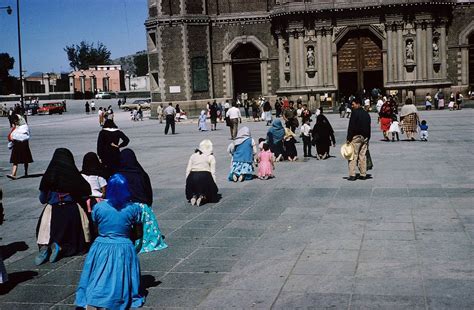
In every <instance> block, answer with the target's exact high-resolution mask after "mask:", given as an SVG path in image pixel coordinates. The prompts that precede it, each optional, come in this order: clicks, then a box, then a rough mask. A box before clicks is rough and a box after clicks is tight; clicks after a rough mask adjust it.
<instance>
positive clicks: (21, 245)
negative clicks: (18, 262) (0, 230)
mask: <svg viewBox="0 0 474 310" xmlns="http://www.w3.org/2000/svg"><path fill="white" fill-rule="evenodd" d="M28 248H29V247H28V245H27V244H26V243H25V242H24V241H17V242H13V243H10V244H8V245H2V246H0V253H1V255H2V257H3V259H4V260H5V259H7V258H9V257H12V256H13V255H15V253H16V252H21V251H26V250H28Z"/></svg>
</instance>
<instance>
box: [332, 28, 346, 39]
mask: <svg viewBox="0 0 474 310" xmlns="http://www.w3.org/2000/svg"><path fill="white" fill-rule="evenodd" d="M346 28H347V27H346V26H341V27H333V28H332V30H333V33H334V36H335V37H337V36H338V35H339V34H340V33H341V31H343V30H344V29H346Z"/></svg>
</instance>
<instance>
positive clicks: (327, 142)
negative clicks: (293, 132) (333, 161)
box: [313, 114, 336, 159]
mask: <svg viewBox="0 0 474 310" xmlns="http://www.w3.org/2000/svg"><path fill="white" fill-rule="evenodd" d="M331 144H332V146H336V138H335V137H334V130H333V129H332V126H331V124H330V123H329V121H328V119H327V118H326V116H324V115H323V114H319V115H318V117H316V124H315V125H314V127H313V145H316V152H317V157H318V158H319V159H326V158H329V147H330V146H331Z"/></svg>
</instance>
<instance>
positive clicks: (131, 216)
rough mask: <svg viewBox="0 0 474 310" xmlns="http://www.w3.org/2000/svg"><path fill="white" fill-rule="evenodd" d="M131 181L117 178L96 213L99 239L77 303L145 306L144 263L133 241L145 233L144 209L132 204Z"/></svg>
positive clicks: (118, 309) (120, 308)
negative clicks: (143, 227)
mask: <svg viewBox="0 0 474 310" xmlns="http://www.w3.org/2000/svg"><path fill="white" fill-rule="evenodd" d="M130 196H131V194H130V191H129V189H128V182H127V180H126V179H125V177H124V176H122V175H120V174H115V175H113V176H112V177H111V178H110V180H109V186H108V188H107V200H104V201H102V202H99V203H98V204H97V205H96V206H95V208H94V211H92V221H93V223H94V226H95V227H97V230H98V232H99V236H98V237H97V238H96V239H95V240H94V243H93V244H92V246H91V249H90V251H89V254H88V255H87V257H86V260H85V262H84V267H83V268H82V273H81V277H80V280H79V284H78V286H77V289H76V299H75V302H74V303H75V304H76V306H78V307H81V308H86V307H87V308H88V309H90V308H89V307H96V308H104V309H115V310H125V309H129V308H138V307H141V306H143V304H144V303H145V297H144V296H142V295H141V293H140V290H141V288H140V278H141V277H140V261H139V259H138V257H137V254H136V253H135V247H134V245H133V243H132V241H131V240H130V239H131V238H132V232H133V231H135V232H138V233H141V232H142V221H141V209H140V206H139V205H138V204H134V203H130V202H129V199H130Z"/></svg>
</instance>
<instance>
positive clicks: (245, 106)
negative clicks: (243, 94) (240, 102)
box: [244, 99, 250, 119]
mask: <svg viewBox="0 0 474 310" xmlns="http://www.w3.org/2000/svg"><path fill="white" fill-rule="evenodd" d="M244 110H245V118H247V119H249V118H250V113H249V110H250V100H247V99H245V100H244Z"/></svg>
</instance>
